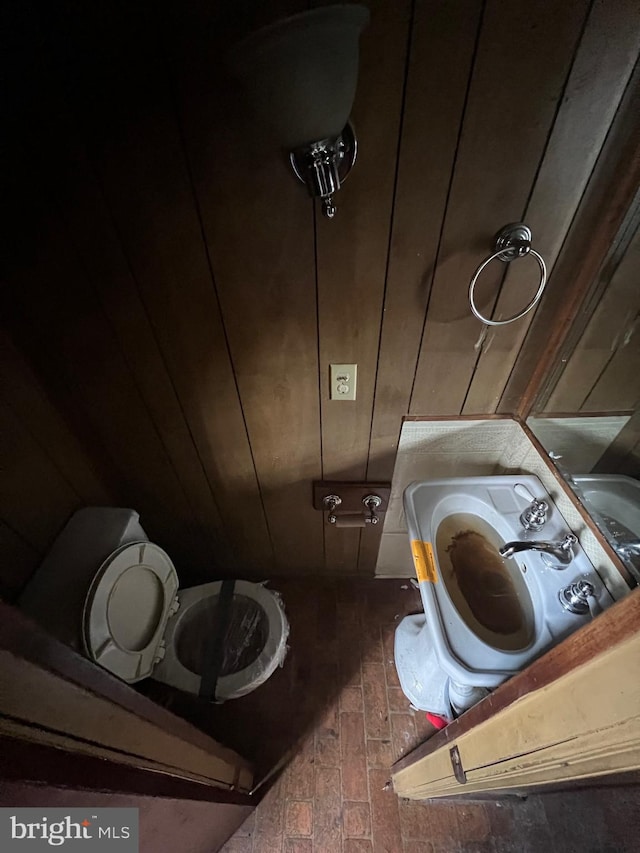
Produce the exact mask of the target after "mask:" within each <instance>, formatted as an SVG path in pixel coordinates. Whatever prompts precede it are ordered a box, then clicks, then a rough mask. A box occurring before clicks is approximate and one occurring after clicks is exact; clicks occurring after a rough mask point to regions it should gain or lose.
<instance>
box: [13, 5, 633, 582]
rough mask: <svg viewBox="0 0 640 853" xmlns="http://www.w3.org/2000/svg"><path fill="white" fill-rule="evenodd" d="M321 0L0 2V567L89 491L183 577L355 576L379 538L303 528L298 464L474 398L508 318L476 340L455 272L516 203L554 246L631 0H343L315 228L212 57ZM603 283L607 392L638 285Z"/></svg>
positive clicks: (482, 391) (529, 278)
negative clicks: (8, 63)
mask: <svg viewBox="0 0 640 853" xmlns="http://www.w3.org/2000/svg"><path fill="white" fill-rule="evenodd" d="M26 2H28V0H25V3H26ZM322 2H323V0H319V2H315V0H313V2H312V3H305V2H304V0H270V2H268V3H266V4H257V5H255V8H251V4H241V5H240V6H239V7H238V8H234V9H231V8H229V9H227V10H222V12H224V16H223V17H221V14H222V13H221V10H220V9H217V8H213V9H212V8H211V7H210V6H209V4H206V3H201V2H199V0H196V2H194V3H190V4H188V5H187V6H184V7H183V6H178V5H175V7H173V6H172V5H171V4H169V5H167V6H162V8H157V9H151V8H150V9H146V8H142V7H140V6H135V5H134V6H125V5H123V6H122V7H120V6H117V4H107V6H104V5H88V6H82V7H79V6H77V4H69V5H68V7H65V6H60V7H58V6H56V7H53V6H46V8H45V6H44V5H43V6H42V8H41V9H40V10H39V11H38V10H37V8H36V6H34V7H33V8H31V10H30V11H28V7H27V6H26V5H25V7H24V10H27V11H24V10H23V7H21V8H20V9H17V8H16V15H18V17H19V16H20V15H22V19H21V22H20V23H19V26H17V30H16V33H15V34H13V35H14V36H15V37H14V38H13V40H12V50H13V54H12V56H13V60H12V62H13V67H12V69H11V73H10V79H9V83H10V85H9V87H8V90H9V91H13V90H15V92H16V97H15V99H14V100H15V102H14V104H13V108H12V109H13V112H14V113H15V119H16V120H15V122H14V125H15V127H14V128H13V130H15V133H14V132H13V130H12V133H11V134H10V135H9V136H10V139H12V140H13V141H14V142H15V148H16V155H15V157H14V158H13V159H12V165H13V171H14V174H13V175H12V177H13V178H14V179H15V180H14V182H13V183H14V185H15V186H14V189H15V203H14V202H13V201H9V205H10V208H11V210H12V213H13V216H12V223H11V226H12V230H11V232H10V234H11V237H12V240H13V242H12V243H10V248H11V251H10V253H9V258H8V260H9V270H10V275H9V278H8V285H7V286H6V287H5V289H4V291H3V293H2V299H3V306H4V307H5V308H6V312H5V315H6V319H7V324H8V327H9V330H10V333H11V336H12V338H13V339H14V341H15V342H16V343H17V345H18V348H19V350H20V352H17V351H16V350H15V349H11V348H10V347H9V345H8V344H7V341H8V339H7V338H0V350H4V360H3V362H2V367H0V393H1V394H2V397H3V398H4V400H5V401H6V403H5V406H4V413H5V419H6V423H7V430H6V433H7V436H8V437H7V438H6V440H5V444H4V445H3V447H4V453H5V457H6V459H7V463H6V464H7V465H8V470H9V471H10V472H11V473H10V474H9V477H8V478H5V483H6V484H8V485H7V488H8V487H10V488H11V489H12V492H13V491H15V489H18V492H17V494H18V499H17V501H16V506H15V508H14V507H13V505H12V500H10V499H9V498H8V497H5V498H3V505H2V507H0V518H2V517H3V516H2V509H3V508H4V510H5V511H6V516H5V517H4V518H3V522H0V548H2V554H3V556H6V557H7V559H9V560H10V561H11V564H12V565H14V566H15V571H14V573H13V574H12V575H11V576H10V577H9V578H8V580H7V578H4V576H3V578H2V579H1V580H0V583H3V584H4V587H5V589H8V590H10V591H11V590H12V589H13V591H15V590H16V589H17V587H18V585H19V583H20V582H22V581H23V580H24V578H26V577H27V575H28V573H29V571H31V569H32V568H33V565H34V561H35V560H37V558H38V557H39V554H40V553H41V552H42V550H43V549H45V548H46V547H47V545H48V542H49V541H50V539H51V536H52V535H54V533H55V530H56V529H57V528H58V527H59V526H61V524H62V523H63V522H64V520H65V519H66V516H67V515H68V514H69V513H70V512H71V511H72V509H73V508H75V506H77V505H80V504H83V503H92V502H100V503H102V502H106V501H110V502H119V503H124V504H129V505H131V506H134V507H135V508H136V509H138V510H139V511H140V512H141V515H142V520H143V523H144V524H145V527H147V528H148V530H149V533H150V535H151V536H152V537H153V538H155V539H156V540H157V541H158V542H159V543H160V544H162V545H164V546H165V547H167V548H168V550H169V551H170V552H171V555H172V557H174V559H175V560H176V563H177V564H178V568H179V571H180V574H181V575H182V576H184V575H185V572H186V577H187V580H188V581H190V580H192V579H198V578H199V577H211V576H213V575H214V574H222V573H224V572H225V571H233V572H234V573H236V574H251V573H256V574H259V575H263V576H265V575H268V574H271V573H272V572H273V573H301V574H304V573H311V572H320V571H328V572H355V571H357V570H359V571H361V572H369V571H371V570H372V567H373V565H374V562H375V556H376V552H377V548H378V541H379V533H378V531H375V532H374V531H372V530H366V531H365V532H364V534H362V535H361V531H360V530H359V529H352V530H348V529H347V530H334V529H333V528H328V527H323V519H322V516H321V514H320V513H318V512H316V511H315V510H313V509H312V505H311V481H312V480H313V479H317V478H319V477H321V476H324V477H325V478H340V479H343V478H344V479H356V480H360V479H364V478H369V479H371V480H374V479H387V478H390V477H391V474H392V470H393V464H394V457H395V452H396V442H397V437H398V434H399V429H400V422H401V419H402V416H403V415H405V414H407V413H408V412H409V411H411V412H415V413H418V414H457V413H459V412H460V411H461V410H462V411H464V412H475V413H489V412H492V411H494V410H495V408H496V404H497V401H498V398H499V396H500V394H501V393H502V389H503V388H504V387H505V384H507V385H508V380H509V376H510V374H511V373H512V369H513V365H514V363H515V362H516V358H518V357H519V356H520V352H521V343H522V340H523V338H524V335H525V333H526V332H527V329H528V327H529V320H528V319H527V320H526V321H524V322H523V321H520V323H518V324H514V326H510V327H508V328H507V329H502V330H498V331H497V332H491V331H490V332H489V333H488V334H486V333H484V332H483V330H482V327H481V325H480V324H479V323H478V322H477V321H476V320H475V318H473V317H472V315H471V313H470V310H469V305H468V301H467V287H468V281H469V277H470V275H471V273H472V272H473V269H474V268H475V266H476V265H477V264H478V263H479V262H480V260H481V259H482V258H483V257H485V255H486V253H487V252H488V251H489V246H490V242H491V239H492V236H493V234H494V232H495V231H496V230H497V229H498V228H499V227H501V226H502V225H503V224H505V223H506V222H509V221H514V220H517V219H520V218H522V217H523V215H524V216H525V217H526V219H527V220H528V222H529V224H530V225H531V226H532V228H533V230H534V238H535V244H534V245H535V248H537V249H539V250H540V251H541V252H542V253H543V254H544V255H545V257H546V258H547V259H548V260H550V261H551V262H553V261H554V259H555V257H556V255H557V254H558V251H559V249H560V246H561V245H562V243H563V241H565V237H567V241H568V240H569V239H570V237H571V235H572V234H573V230H574V229H573V227H570V223H571V222H572V219H573V217H574V214H575V212H576V207H577V205H578V202H579V200H580V198H581V196H583V190H584V188H585V184H586V183H587V181H588V178H589V175H590V173H591V172H592V169H593V165H594V161H595V160H596V158H597V157H598V154H599V153H600V150H601V148H602V144H603V141H604V139H605V136H606V134H607V132H608V130H609V128H610V127H611V126H612V121H613V117H614V113H615V111H616V106H617V104H618V102H619V101H620V98H621V95H622V93H623V91H624V89H625V86H626V85H627V81H628V80H629V75H630V73H631V68H632V66H633V63H634V61H635V60H636V59H637V54H638V48H639V44H640V19H639V17H640V16H639V13H638V7H637V4H634V3H632V2H631V0H620V2H615V3H606V2H604V0H595V2H594V3H591V4H590V3H589V2H588V0H568V2H566V3H562V4H554V5H553V8H550V7H549V4H548V3H543V2H542V0H536V1H535V2H533V3H531V2H527V3H525V2H524V0H510V2H506V0H487V2H486V3H483V2H481V0H459V2H456V3H450V2H445V0H402V2H397V0H371V3H370V8H371V12H372V21H371V25H370V26H369V27H368V28H367V29H366V30H365V31H364V32H363V35H362V39H361V67H360V75H359V84H358V92H357V98H356V104H355V107H354V113H353V118H354V124H355V126H356V131H357V134H358V140H359V146H360V147H359V155H358V161H357V163H356V166H355V169H354V171H353V173H352V175H351V176H350V177H349V179H348V181H347V182H346V184H345V186H344V188H343V189H342V190H341V192H340V193H339V194H338V196H337V197H336V202H337V204H338V215H337V217H336V218H335V219H334V220H333V221H327V220H324V219H323V218H321V216H320V212H319V207H317V208H316V211H315V213H314V207H313V203H312V202H311V200H310V199H308V197H307V196H306V193H305V189H304V188H303V187H302V186H301V185H300V184H298V183H297V182H296V181H295V179H294V178H293V177H292V175H291V172H290V170H289V167H288V163H287V162H286V154H285V152H279V151H275V150H273V149H272V148H270V147H269V146H268V145H267V144H266V143H265V137H264V136H263V133H262V130H261V129H260V127H259V126H258V125H257V124H256V122H255V119H254V118H253V117H252V116H249V115H247V114H244V113H243V109H242V107H243V104H242V95H241V93H240V92H239V91H238V90H237V89H236V88H235V85H234V84H233V82H232V81H229V80H228V79H227V78H226V77H225V74H224V72H223V70H222V68H221V57H223V55H224V52H225V50H226V49H227V46H228V43H229V41H230V40H232V39H233V38H235V37H237V36H238V35H239V34H240V33H241V32H242V31H243V30H246V29H250V28H251V27H252V26H253V25H258V24H263V23H267V22H269V21H270V20H273V19H275V18H277V17H279V16H281V15H283V14H287V13H291V12H295V11H300V10H301V9H302V8H305V7H306V6H315V5H321V4H322ZM589 10H590V11H589ZM588 12H589V17H588V18H587V13H588ZM39 16H40V17H39ZM38 21H39V23H38ZM251 22H253V24H252V23H251ZM407 51H409V55H407ZM630 88H631V86H628V87H627V94H628V92H629V89H630ZM625 103H626V100H625ZM610 138H611V136H609V137H608V141H607V143H606V145H609V144H610V142H609V140H610ZM611 144H613V143H611ZM603 150H605V152H606V153H607V156H609V152H607V149H606V148H605V149H603ZM599 167H600V161H599V162H598V165H597V167H596V168H597V169H598V168H599ZM575 221H576V222H578V221H580V222H582V221H583V220H582V219H581V220H578V219H576V220H575ZM587 221H589V222H592V225H591V227H594V225H593V221H592V219H591V220H587ZM580 227H582V226H580ZM567 241H565V242H567ZM558 266H559V265H558ZM504 272H505V269H504V267H501V265H499V264H495V265H492V267H491V268H490V270H488V271H487V273H486V276H485V277H483V280H482V285H481V288H480V291H481V299H480V302H481V303H482V305H483V307H484V308H485V310H488V311H491V310H493V308H494V309H495V312H496V314H500V315H506V314H507V313H511V312H512V311H514V310H515V309H516V308H518V307H519V306H520V303H521V301H524V300H523V296H522V295H523V294H524V299H525V300H526V297H527V292H526V291H527V287H530V286H533V280H534V275H535V266H534V265H533V264H529V262H527V261H522V262H519V263H518V264H514V265H513V267H512V268H511V269H510V270H509V272H508V274H507V276H506V279H505V284H504V287H503V288H502V289H501V290H500V291H499V290H498V289H499V286H500V282H501V280H502V275H503V273H504ZM623 273H624V266H621V268H620V270H619V273H618V274H617V275H618V277H619V276H622V275H623ZM521 276H522V277H521ZM629 281H633V277H630V278H629ZM528 282H530V284H528ZM612 286H615V287H619V288H621V290H622V295H621V296H620V298H621V299H622V300H623V301H624V303H625V305H626V308H625V311H627V313H628V322H627V320H625V324H624V334H623V333H621V334H620V336H619V338H616V339H615V346H613V343H614V339H613V337H612V336H611V335H610V334H609V332H607V331H606V329H609V331H611V323H612V322H613V320H612V317H614V316H615V315H614V314H612V313H610V312H609V313H606V312H607V311H608V309H607V307H606V306H607V305H608V304H609V303H608V302H607V299H608V298H609V297H605V300H604V301H603V305H602V307H601V310H600V313H599V314H598V313H596V315H595V316H594V319H593V321H592V323H593V326H592V327H590V329H589V330H588V332H587V334H586V335H585V338H584V341H583V342H582V343H581V347H582V349H581V350H580V349H579V350H576V356H575V357H576V359H578V358H579V357H581V355H580V354H582V357H584V359H585V364H586V363H587V362H588V363H589V364H591V361H590V359H591V360H592V361H593V370H592V373H593V371H595V373H594V374H593V376H592V377H591V379H590V380H589V382H587V380H586V379H584V380H583V379H581V380H580V382H583V381H584V382H585V383H587V384H585V385H584V388H583V391H582V392H581V394H580V395H578V396H579V397H580V405H581V406H585V407H587V408H589V407H592V406H595V405H596V402H598V403H602V402H603V400H604V399H605V397H604V396H603V395H605V392H606V393H610V392H612V389H613V390H615V389H616V388H617V389H618V390H619V391H620V394H618V396H617V397H616V400H617V401H618V402H620V401H621V400H622V396H621V395H622V392H623V391H624V393H625V394H627V396H626V397H625V398H624V399H625V401H627V402H629V401H630V400H631V397H632V395H633V393H634V392H633V389H634V388H635V384H634V383H635V373H634V372H633V370H632V371H631V372H630V373H624V371H623V369H622V368H621V367H619V366H618V363H617V359H618V356H619V354H620V353H621V352H622V350H623V349H625V350H626V353H629V352H631V351H632V350H633V348H634V347H636V346H637V341H638V335H637V332H636V331H635V327H634V326H633V318H634V317H635V314H636V313H637V306H636V307H634V306H635V301H634V297H633V294H632V293H631V290H630V289H629V288H630V284H628V283H627V284H623V283H622V282H621V280H620V279H619V278H617V279H616V281H615V283H614V285H612ZM552 287H553V277H552V278H551V282H550V288H552ZM631 289H632V288H631ZM551 297H553V298H555V296H554V294H551V295H550V298H551ZM494 303H495V305H494ZM492 306H493V308H492ZM603 312H605V313H606V323H605V326H606V329H604V327H603V326H602V322H603V319H602V314H603ZM629 312H630V313H629ZM625 317H627V314H625ZM532 328H533V327H532ZM603 329H604V331H603ZM618 331H620V330H618ZM612 334H613V333H612ZM625 335H626V336H625ZM592 336H596V337H597V336H600V337H599V338H598V339H599V340H600V341H601V342H602V341H604V340H605V338H606V345H604V344H602V345H599V344H598V345H596V346H595V347H593V346H592V343H593V342H594V341H595V340H596V338H595V337H592ZM527 340H528V339H527ZM624 341H626V345H625V347H622V345H621V344H622V342H624ZM598 346H600V350H601V352H600V353H596V352H595V350H597V349H598ZM612 346H613V349H612ZM616 347H617V349H616ZM605 349H606V350H607V353H605V352H604V351H605ZM525 350H526V352H525ZM522 351H523V352H525V356H526V355H527V352H528V350H527V348H526V347H523V348H522ZM633 351H634V352H635V350H633ZM612 353H613V357H611V354H612ZM23 355H24V356H25V357H26V359H27V360H28V362H29V366H27V364H26V362H24V361H21V359H22V356H23ZM527 357H529V356H527ZM592 357H593V358H592ZM638 357H639V356H636V360H637V358H638ZM621 358H622V355H620V359H621ZM332 362H355V363H357V365H358V398H357V401H356V402H355V403H351V402H348V403H347V402H337V401H330V400H329V388H328V370H329V364H330V363H332ZM518 363H519V362H518ZM576 363H577V362H576ZM572 369H573V364H572V363H570V364H569V366H568V367H567V371H565V377H563V381H566V382H568V381H569V380H570V376H571V371H572ZM31 370H33V373H31ZM636 372H637V371H636ZM585 375H586V374H585ZM598 376H600V380H599V381H598ZM36 377H37V378H36ZM578 384H579V383H578ZM587 385H588V387H587ZM41 386H42V387H41ZM581 387H582V386H581ZM42 388H45V389H46V395H45V393H44V392H43V390H42ZM630 389H631V390H630ZM558 393H559V392H558ZM616 393H617V392H616ZM512 396H513V395H512ZM507 399H511V398H510V397H509V394H505V395H503V399H502V403H503V405H507V402H506V401H507ZM71 431H73V433H74V435H72V434H71ZM10 442H11V446H9V445H10ZM36 470H39V471H42V472H45V474H46V475H47V483H46V486H45V488H44V490H43V492H42V494H41V495H37V494H36V495H33V494H31V485H30V484H31V481H32V480H34V479H35V478H36V473H35V472H36ZM49 475H50V476H49ZM25 484H28V486H29V488H27V487H26V485H25ZM3 486H4V484H3ZM3 494H5V493H4V492H3ZM6 494H7V495H8V492H6ZM20 579H22V581H21V580H20Z"/></svg>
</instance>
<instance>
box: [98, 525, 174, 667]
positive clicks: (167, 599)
mask: <svg viewBox="0 0 640 853" xmlns="http://www.w3.org/2000/svg"><path fill="white" fill-rule="evenodd" d="M177 590H178V575H177V573H176V570H175V568H174V566H173V563H172V562H171V560H170V559H169V557H168V555H167V554H166V553H165V552H164V551H163V550H162V548H159V547H158V546H157V545H154V544H153V542H148V541H141V542H134V543H129V544H127V545H123V546H122V547H121V548H119V549H117V550H116V551H114V552H113V554H111V555H110V556H109V557H107V559H106V560H105V561H104V563H103V564H102V565H101V566H100V569H99V570H98V572H97V573H96V575H95V577H94V579H93V581H92V583H91V586H90V588H89V591H88V593H87V596H86V599H85V602H84V608H83V614H82V627H83V639H84V643H85V647H86V651H87V653H88V655H89V656H90V657H91V658H92V659H93V660H94V661H96V663H99V664H100V665H101V666H103V667H105V669H108V670H109V671H110V672H113V673H114V674H115V675H117V676H119V677H120V678H122V679H123V680H124V681H127V682H129V683H134V682H136V681H141V680H142V679H143V678H147V677H148V676H149V675H151V673H152V671H153V668H154V666H155V664H156V663H157V662H158V660H160V659H161V658H162V656H163V645H164V644H163V636H164V633H165V629H166V626H167V621H168V620H169V618H170V617H171V616H172V615H173V613H175V612H176V610H177V609H178V606H179V605H178V599H177V597H176V592H177Z"/></svg>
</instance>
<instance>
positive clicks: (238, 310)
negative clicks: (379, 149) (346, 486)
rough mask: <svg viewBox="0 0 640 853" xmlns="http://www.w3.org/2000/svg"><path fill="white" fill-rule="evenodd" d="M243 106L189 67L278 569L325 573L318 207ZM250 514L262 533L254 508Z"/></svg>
mask: <svg viewBox="0 0 640 853" xmlns="http://www.w3.org/2000/svg"><path fill="white" fill-rule="evenodd" d="M227 87H228V92H227V93H226V94H225V91H224V90H225V89H226V88H227ZM237 98H238V93H237V92H236V91H235V89H234V84H233V83H232V82H231V81H228V80H226V79H225V77H224V74H223V72H222V71H221V69H220V68H219V67H216V66H214V67H213V68H212V67H211V54H210V52H209V51H207V50H206V49H205V50H204V55H203V56H198V55H196V56H191V61H190V64H189V66H188V68H187V70H186V71H185V74H184V78H183V79H182V81H181V88H180V113H181V117H182V121H183V123H184V133H185V140H186V149H187V157H188V160H189V163H190V166H191V169H192V172H193V178H194V183H195V195H196V198H197V202H198V205H199V208H200V211H201V215H202V221H203V225H204V232H205V237H206V241H207V246H208V249H209V252H210V257H211V263H212V269H213V273H214V276H215V282H216V285H217V289H218V293H219V297H220V304H221V308H222V315H223V318H224V324H225V329H226V334H227V336H228V341H229V347H230V352H231V356H232V359H233V365H234V370H235V375H236V379H237V383H238V390H239V393H240V396H241V399H242V406H243V412H244V418H245V420H246V425H247V430H248V435H249V439H250V442H251V450H252V454H253V459H254V461H255V469H256V473H257V478H258V483H259V486H260V491H261V495H262V500H263V501H264V508H265V511H266V517H267V522H268V528H269V533H270V537H271V542H272V544H273V549H274V554H275V561H276V565H277V567H278V571H280V572H281V573H289V572H316V571H321V570H322V568H323V539H322V537H323V531H322V516H321V515H320V514H319V513H317V512H316V511H314V510H313V507H312V504H311V481H312V480H313V479H317V478H319V477H320V474H321V463H320V450H321V448H320V417H319V394H318V344H317V316H316V292H315V255H314V236H313V206H312V202H311V200H310V199H309V198H308V197H307V196H306V193H305V191H304V188H303V187H302V186H301V185H298V184H297V183H296V181H295V180H294V178H293V176H292V175H291V173H290V172H289V170H288V167H287V166H288V164H286V162H285V161H284V157H283V156H282V152H280V151H275V150H272V149H269V148H266V147H265V148H262V147H260V144H259V143H258V146H257V147H256V144H255V143H256V135H255V134H256V129H255V128H253V127H252V125H251V123H250V122H249V121H248V117H247V116H244V115H243V114H242V113H241V112H240V111H239V110H237V109H236V108H235V104H236V103H237ZM220 116H225V128H224V132H221V127H220V122H219V117H220ZM259 135H260V134H259V129H258V136H259ZM243 511H244V512H245V514H246V518H247V523H248V524H249V525H250V524H252V522H253V518H252V513H251V508H250V506H246V507H245V508H244V510H243Z"/></svg>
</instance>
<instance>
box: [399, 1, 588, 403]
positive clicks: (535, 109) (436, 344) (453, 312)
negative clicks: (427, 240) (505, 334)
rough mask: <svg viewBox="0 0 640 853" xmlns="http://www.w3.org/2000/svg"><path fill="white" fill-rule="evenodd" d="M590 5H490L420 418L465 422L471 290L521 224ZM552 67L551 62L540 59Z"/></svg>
mask: <svg viewBox="0 0 640 853" xmlns="http://www.w3.org/2000/svg"><path fill="white" fill-rule="evenodd" d="M588 5H589V4H588V2H586V0H571V2H566V3H563V4H561V5H555V6H554V7H553V13H552V14H549V11H550V10H549V5H548V3H544V2H534V3H531V2H524V0H522V2H521V1H520V0H517V2H513V0H512V2H508V3H507V2H499V0H489V2H488V4H487V7H486V10H485V14H484V18H483V23H482V31H481V34H480V43H479V46H478V53H477V57H476V62H475V67H474V69H473V77H472V81H471V88H470V92H469V99H468V103H467V108H466V112H465V118H464V125H463V130H462V138H461V141H460V146H459V150H458V156H457V159H456V165H455V174H454V179H453V185H452V189H451V196H450V199H449V205H448V210H447V215H446V219H445V225H444V233H443V237H442V248H441V253H440V258H441V260H440V265H439V268H438V270H437V271H436V275H435V280H434V285H433V290H432V294H431V298H430V301H429V311H428V314H427V320H426V325H425V330H424V338H423V343H422V349H421V354H420V360H419V363H418V370H417V372H416V381H415V387H414V390H413V396H412V400H411V412H413V413H416V414H458V413H459V412H460V411H461V410H462V407H463V405H464V400H465V396H466V393H467V388H468V386H469V382H470V380H471V376H472V373H473V370H474V367H475V363H476V359H477V355H478V351H479V348H480V346H481V344H482V339H483V331H482V326H481V324H480V323H479V322H478V320H476V319H475V317H473V315H472V314H471V312H470V309H469V300H468V293H467V291H468V283H469V279H470V277H471V275H472V273H473V270H474V269H475V267H476V266H477V265H478V264H479V263H480V261H481V260H482V259H483V258H484V257H486V256H487V254H488V248H489V246H490V243H491V239H492V236H493V234H495V232H496V231H497V230H498V229H499V228H501V227H502V226H503V225H504V224H506V223H508V222H514V221H517V220H519V219H520V218H521V216H522V213H523V211H524V209H525V207H526V203H527V199H528V197H529V193H530V191H531V186H532V184H533V180H534V178H535V175H536V170H537V167H538V163H539V161H540V158H541V156H542V154H543V151H544V146H545V143H546V140H547V136H548V133H549V130H550V127H551V124H552V122H553V119H554V117H555V111H556V107H557V104H558V100H559V98H560V96H561V94H562V91H563V87H564V83H565V79H566V77H567V73H568V71H569V68H570V65H571V61H572V58H573V54H574V51H575V48H576V44H577V40H578V37H579V35H580V32H581V29H582V24H583V20H584V16H585V14H586V12H587V9H588ZM543 57H544V60H543V59H542V58H543ZM501 267H502V265H501V264H498V263H496V264H493V265H491V266H490V267H489V268H488V269H487V270H486V272H485V275H484V278H483V282H482V286H481V287H479V289H478V291H477V296H478V302H479V305H480V306H481V307H482V308H483V309H484V310H485V311H486V310H490V307H489V306H490V304H491V301H492V300H493V299H494V298H495V292H496V289H497V287H498V285H499V283H500V281H501V277H502V274H503V269H502V268H501Z"/></svg>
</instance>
